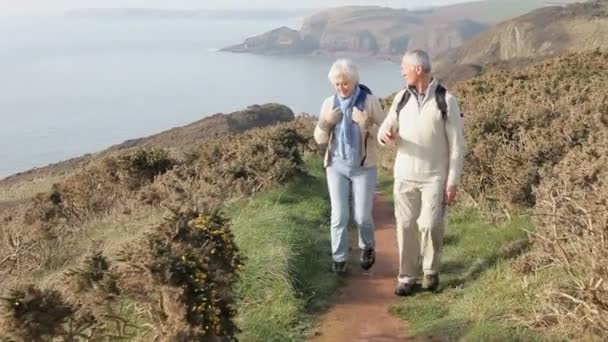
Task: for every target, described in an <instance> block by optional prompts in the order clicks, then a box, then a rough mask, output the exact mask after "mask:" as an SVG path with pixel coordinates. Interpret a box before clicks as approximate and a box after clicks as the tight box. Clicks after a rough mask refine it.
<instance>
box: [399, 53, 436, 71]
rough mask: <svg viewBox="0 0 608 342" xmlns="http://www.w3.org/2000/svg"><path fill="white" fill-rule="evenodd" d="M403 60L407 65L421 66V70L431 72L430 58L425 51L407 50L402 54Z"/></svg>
mask: <svg viewBox="0 0 608 342" xmlns="http://www.w3.org/2000/svg"><path fill="white" fill-rule="evenodd" d="M403 61H404V62H405V63H406V64H409V65H413V66H421V67H422V70H423V71H424V72H426V73H429V72H431V58H430V57H429V54H428V53H426V52H425V51H422V50H413V51H409V52H407V53H406V54H405V55H404V56H403Z"/></svg>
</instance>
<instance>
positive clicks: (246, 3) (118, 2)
mask: <svg viewBox="0 0 608 342" xmlns="http://www.w3.org/2000/svg"><path fill="white" fill-rule="evenodd" d="M469 1H471V0H423V1H422V0H304V1H289V0H256V1H252V0H0V16H2V15H20V14H26V15H27V14H47V13H53V14H56V13H62V12H64V11H66V10H69V9H74V8H129V7H137V8H171V9H215V8H218V9H229V8H238V9H243V8H326V7H334V6H342V5H377V6H388V7H400V8H416V7H421V5H424V6H425V7H428V6H435V5H446V4H454V3H459V2H469Z"/></svg>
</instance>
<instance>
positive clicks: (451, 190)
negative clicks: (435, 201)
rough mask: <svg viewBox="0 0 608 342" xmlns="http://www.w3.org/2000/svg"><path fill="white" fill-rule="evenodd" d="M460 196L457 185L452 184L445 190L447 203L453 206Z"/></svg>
mask: <svg viewBox="0 0 608 342" xmlns="http://www.w3.org/2000/svg"><path fill="white" fill-rule="evenodd" d="M457 196H458V188H457V187H456V186H455V185H450V186H448V187H447V189H446V190H445V204H446V205H448V206H451V205H452V204H454V202H456V197H457Z"/></svg>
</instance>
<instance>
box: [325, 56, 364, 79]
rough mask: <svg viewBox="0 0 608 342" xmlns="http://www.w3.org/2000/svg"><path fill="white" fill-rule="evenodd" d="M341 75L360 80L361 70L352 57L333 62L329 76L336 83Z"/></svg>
mask: <svg viewBox="0 0 608 342" xmlns="http://www.w3.org/2000/svg"><path fill="white" fill-rule="evenodd" d="M339 77H345V78H347V79H349V80H351V81H353V82H355V83H358V82H359V70H358V69H357V66H356V65H355V63H354V62H353V61H351V60H350V59H345V58H343V59H338V60H337V61H335V62H334V64H332V66H331V68H330V69H329V74H327V78H329V81H330V82H331V83H336V81H337V79H338V78H339Z"/></svg>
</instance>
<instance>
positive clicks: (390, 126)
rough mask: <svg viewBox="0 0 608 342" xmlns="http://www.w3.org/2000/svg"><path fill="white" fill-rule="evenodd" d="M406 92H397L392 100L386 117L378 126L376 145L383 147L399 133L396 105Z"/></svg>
mask: <svg viewBox="0 0 608 342" xmlns="http://www.w3.org/2000/svg"><path fill="white" fill-rule="evenodd" d="M405 91H406V90H402V91H400V92H398V93H397V94H396V95H395V97H394V98H393V103H392V104H391V107H390V109H389V110H388V115H386V118H385V119H384V122H382V125H380V129H379V130H378V143H380V145H382V146H384V145H386V144H387V143H388V142H389V141H391V140H394V139H395V138H396V134H397V132H398V131H399V120H398V117H397V104H399V101H401V98H402V97H403V94H404V93H405Z"/></svg>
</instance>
